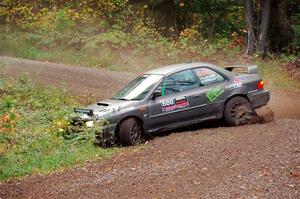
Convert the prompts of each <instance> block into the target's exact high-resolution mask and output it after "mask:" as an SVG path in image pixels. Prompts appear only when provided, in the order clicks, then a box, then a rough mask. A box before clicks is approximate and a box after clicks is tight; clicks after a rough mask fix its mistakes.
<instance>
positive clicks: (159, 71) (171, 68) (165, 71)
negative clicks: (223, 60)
mask: <svg viewBox="0 0 300 199" xmlns="http://www.w3.org/2000/svg"><path fill="white" fill-rule="evenodd" d="M201 66H206V67H209V68H212V69H215V70H217V71H219V70H220V69H221V68H220V67H218V66H215V65H213V64H210V63H206V62H192V63H181V64H173V65H168V66H164V67H161V68H155V69H153V70H150V71H147V72H146V73H145V74H153V75H169V74H172V73H175V72H177V71H181V70H185V69H192V68H196V67H201Z"/></svg>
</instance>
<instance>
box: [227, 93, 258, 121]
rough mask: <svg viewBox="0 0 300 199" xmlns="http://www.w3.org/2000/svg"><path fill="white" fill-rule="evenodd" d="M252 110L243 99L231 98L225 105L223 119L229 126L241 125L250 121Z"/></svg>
mask: <svg viewBox="0 0 300 199" xmlns="http://www.w3.org/2000/svg"><path fill="white" fill-rule="evenodd" d="M252 114H253V110H252V108H251V106H250V103H249V101H248V100H247V99H246V98H244V97H233V98H231V99H230V100H229V101H228V102H227V103H226V105H225V109H224V118H225V120H226V122H227V124H229V125H230V126H237V125H243V124H246V123H248V122H250V121H251V117H252Z"/></svg>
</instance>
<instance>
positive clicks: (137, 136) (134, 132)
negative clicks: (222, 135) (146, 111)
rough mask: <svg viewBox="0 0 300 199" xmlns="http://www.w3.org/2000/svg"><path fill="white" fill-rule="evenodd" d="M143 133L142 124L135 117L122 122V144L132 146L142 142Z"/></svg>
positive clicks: (120, 132)
mask: <svg viewBox="0 0 300 199" xmlns="http://www.w3.org/2000/svg"><path fill="white" fill-rule="evenodd" d="M142 133H143V128H142V124H141V123H140V122H139V121H138V120H137V119H135V118H128V119H126V120H124V121H123V122H122V123H121V125H120V127H119V131H118V137H119V140H120V142H121V144H122V146H132V145H136V144H138V143H140V142H141V138H142Z"/></svg>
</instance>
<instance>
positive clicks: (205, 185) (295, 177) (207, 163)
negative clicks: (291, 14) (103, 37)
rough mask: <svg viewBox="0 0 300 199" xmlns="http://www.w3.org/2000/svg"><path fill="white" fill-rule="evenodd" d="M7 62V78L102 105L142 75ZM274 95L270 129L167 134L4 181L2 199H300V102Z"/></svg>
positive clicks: (267, 110)
mask: <svg viewBox="0 0 300 199" xmlns="http://www.w3.org/2000/svg"><path fill="white" fill-rule="evenodd" d="M1 62H2V63H6V64H7V66H8V67H7V69H6V71H5V75H6V77H11V76H15V75H17V74H19V73H21V72H28V73H30V74H32V75H33V76H34V77H35V78H36V79H38V80H42V81H43V82H44V83H51V84H52V83H54V84H59V83H60V82H61V81H64V82H65V86H66V88H67V89H69V90H70V91H72V92H73V94H76V95H79V94H82V93H81V92H82V90H84V92H86V93H85V94H82V96H85V95H88V93H89V92H92V93H93V95H94V96H93V97H95V98H96V97H99V98H104V97H107V96H109V95H111V94H112V93H113V92H115V91H116V90H117V89H119V88H120V87H121V86H122V84H123V83H125V82H128V81H129V80H130V79H132V78H133V77H134V76H135V75H134V74H130V73H117V72H109V71H106V70H102V69H101V70H100V69H91V68H82V67H71V66H65V65H61V64H50V63H43V62H36V61H27V60H23V59H14V58H9V57H0V63H1ZM271 94H272V100H271V102H270V105H269V107H267V108H264V109H262V110H260V111H259V112H260V113H261V115H263V116H264V117H265V118H266V122H265V123H263V124H253V125H245V126H239V127H218V125H213V126H215V127H206V128H204V127H203V126H201V125H199V126H197V127H194V128H190V129H186V130H185V131H181V132H173V133H172V134H169V135H167V134H166V135H164V136H163V135H160V136H157V137H155V138H154V139H152V140H150V141H149V142H148V143H147V144H144V145H141V146H136V147H127V148H123V149H121V152H120V153H118V154H116V155H114V156H113V157H111V158H107V159H103V160H99V161H97V162H90V163H86V164H85V165H84V166H83V167H78V168H73V169H69V170H66V171H64V172H54V173H52V174H50V175H42V174H41V175H34V176H30V177H26V178H23V179H14V180H9V181H6V182H2V183H1V184H0V198H3V199H4V198H234V199H235V198H278V199H282V198H300V136H299V133H300V120H298V119H299V118H300V111H299V110H300V109H299V108H300V106H299V105H300V101H299V100H298V99H299V96H297V95H294V94H289V95H287V94H285V95H283V94H282V93H279V92H272V93H271ZM93 99H94V98H93ZM271 110H273V111H271ZM273 112H274V114H275V119H274V117H273ZM293 118H294V119H293Z"/></svg>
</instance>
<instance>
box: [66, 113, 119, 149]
mask: <svg viewBox="0 0 300 199" xmlns="http://www.w3.org/2000/svg"><path fill="white" fill-rule="evenodd" d="M74 112H75V113H78V114H79V116H78V115H77V116H75V117H73V118H72V119H71V126H72V129H74V130H75V131H78V132H80V131H83V129H86V130H88V131H89V130H91V131H92V130H93V131H94V132H95V138H96V143H98V144H99V145H100V146H103V147H107V146H111V145H113V144H115V141H116V138H115V131H116V128H117V124H116V123H109V121H108V120H106V119H104V118H99V117H97V116H96V115H94V113H93V110H91V109H76V108H75V109H74Z"/></svg>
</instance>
